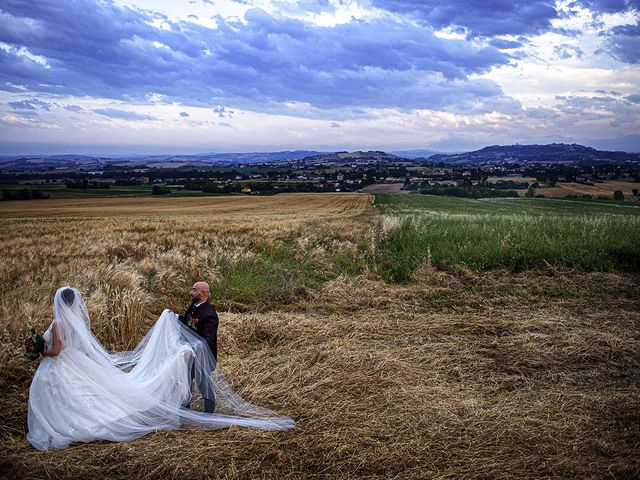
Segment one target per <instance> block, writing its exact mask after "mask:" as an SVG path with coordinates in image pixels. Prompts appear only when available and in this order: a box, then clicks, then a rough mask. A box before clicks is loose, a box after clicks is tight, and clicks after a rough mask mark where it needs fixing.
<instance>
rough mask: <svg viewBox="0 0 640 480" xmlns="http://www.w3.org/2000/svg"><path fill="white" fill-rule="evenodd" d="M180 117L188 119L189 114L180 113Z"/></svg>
mask: <svg viewBox="0 0 640 480" xmlns="http://www.w3.org/2000/svg"><path fill="white" fill-rule="evenodd" d="M180 116H181V117H188V116H189V114H188V113H187V112H180Z"/></svg>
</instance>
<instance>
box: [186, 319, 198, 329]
mask: <svg viewBox="0 0 640 480" xmlns="http://www.w3.org/2000/svg"><path fill="white" fill-rule="evenodd" d="M187 326H188V327H189V328H190V329H192V330H195V329H196V328H198V317H191V318H190V319H189V322H188V324H187Z"/></svg>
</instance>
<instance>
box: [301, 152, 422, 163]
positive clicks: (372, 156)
mask: <svg viewBox="0 0 640 480" xmlns="http://www.w3.org/2000/svg"><path fill="white" fill-rule="evenodd" d="M302 162H303V163H305V164H313V163H321V164H327V163H331V164H335V165H348V164H350V163H353V164H362V163H394V164H398V163H410V161H409V160H407V159H406V158H402V157H399V156H397V155H393V154H392V153H386V152H382V151H380V150H369V151H367V152H364V151H356V152H336V153H325V154H322V155H313V156H310V157H306V158H304V159H303V160H302Z"/></svg>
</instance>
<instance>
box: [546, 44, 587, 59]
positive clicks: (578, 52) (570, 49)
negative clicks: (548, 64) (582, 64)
mask: <svg viewBox="0 0 640 480" xmlns="http://www.w3.org/2000/svg"><path fill="white" fill-rule="evenodd" d="M553 51H554V53H555V54H556V55H557V56H558V58H561V59H563V60H568V59H570V58H573V57H577V58H582V56H583V55H584V52H583V51H582V49H581V48H580V47H576V46H574V45H569V44H566V43H561V44H560V45H556V46H555V47H553Z"/></svg>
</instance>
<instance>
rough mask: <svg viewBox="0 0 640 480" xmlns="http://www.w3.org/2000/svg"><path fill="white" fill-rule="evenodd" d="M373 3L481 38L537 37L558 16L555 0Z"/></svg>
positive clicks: (395, 0)
mask: <svg viewBox="0 0 640 480" xmlns="http://www.w3.org/2000/svg"><path fill="white" fill-rule="evenodd" d="M372 4H373V5H374V6H376V7H378V8H381V9H384V10H387V11H390V12H395V13H400V14H406V15H410V16H412V17H414V18H416V19H418V20H419V21H422V22H424V23H426V24H428V25H431V26H432V27H434V28H437V29H439V28H447V27H462V28H464V29H466V30H468V32H469V34H470V35H471V36H480V37H493V36H495V35H505V34H513V35H517V34H535V33H538V32H541V31H544V30H547V29H549V28H550V27H551V20H553V19H555V18H557V17H558V12H557V11H556V9H555V2H554V1H552V0H510V1H502V0H487V1H469V0H449V1H447V2H443V1H441V0H372Z"/></svg>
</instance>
